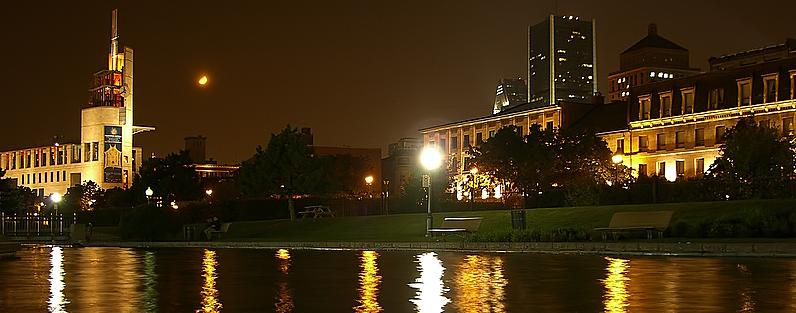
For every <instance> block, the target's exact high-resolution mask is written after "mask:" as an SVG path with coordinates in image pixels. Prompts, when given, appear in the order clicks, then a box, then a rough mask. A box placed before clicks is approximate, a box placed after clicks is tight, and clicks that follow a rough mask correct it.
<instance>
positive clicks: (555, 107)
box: [418, 103, 561, 133]
mask: <svg viewBox="0 0 796 313" xmlns="http://www.w3.org/2000/svg"><path fill="white" fill-rule="evenodd" d="M525 104H527V103H525ZM520 105H522V104H520ZM559 109H561V105H559V104H556V105H546V106H542V107H537V108H530V109H527V110H522V111H519V112H514V113H507V114H505V115H503V114H500V113H498V114H494V115H489V116H482V117H476V118H471V119H468V120H461V121H456V122H450V123H446V124H442V125H437V126H431V127H426V128H421V129H419V130H418V131H420V132H421V133H428V132H432V131H437V130H443V129H447V128H452V127H453V126H456V125H460V124H475V123H478V122H484V121H490V120H499V119H503V118H513V117H517V116H520V115H524V114H529V113H534V112H535V111H538V112H545V111H553V110H559ZM460 126H462V125H460Z"/></svg>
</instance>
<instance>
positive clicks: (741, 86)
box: [738, 78, 752, 106]
mask: <svg viewBox="0 0 796 313" xmlns="http://www.w3.org/2000/svg"><path fill="white" fill-rule="evenodd" d="M751 104H752V79H751V78H745V79H743V80H738V105H739V106H741V105H751Z"/></svg>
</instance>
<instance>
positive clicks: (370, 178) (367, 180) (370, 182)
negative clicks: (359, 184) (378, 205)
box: [365, 175, 373, 198]
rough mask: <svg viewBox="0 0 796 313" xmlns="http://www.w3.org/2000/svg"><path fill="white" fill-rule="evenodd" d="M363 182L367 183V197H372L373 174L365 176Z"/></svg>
mask: <svg viewBox="0 0 796 313" xmlns="http://www.w3.org/2000/svg"><path fill="white" fill-rule="evenodd" d="M365 184H366V185H368V198H373V175H368V176H365Z"/></svg>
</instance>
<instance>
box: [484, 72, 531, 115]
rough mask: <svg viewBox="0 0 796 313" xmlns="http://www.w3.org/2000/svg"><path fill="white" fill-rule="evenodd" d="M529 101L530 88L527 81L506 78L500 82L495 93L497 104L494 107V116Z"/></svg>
mask: <svg viewBox="0 0 796 313" xmlns="http://www.w3.org/2000/svg"><path fill="white" fill-rule="evenodd" d="M527 101H528V87H527V86H526V85H525V80H524V79H522V78H521V77H520V78H506V79H501V80H500V81H498V84H497V88H496V91H495V104H494V106H493V107H492V114H498V113H500V111H503V110H505V109H508V108H509V107H512V106H515V105H520V104H523V103H526V102H527Z"/></svg>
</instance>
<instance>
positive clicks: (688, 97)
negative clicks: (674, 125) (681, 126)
mask: <svg viewBox="0 0 796 313" xmlns="http://www.w3.org/2000/svg"><path fill="white" fill-rule="evenodd" d="M682 95H683V107H682V110H683V114H691V113H694V88H688V89H685V90H683V91H682Z"/></svg>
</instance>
